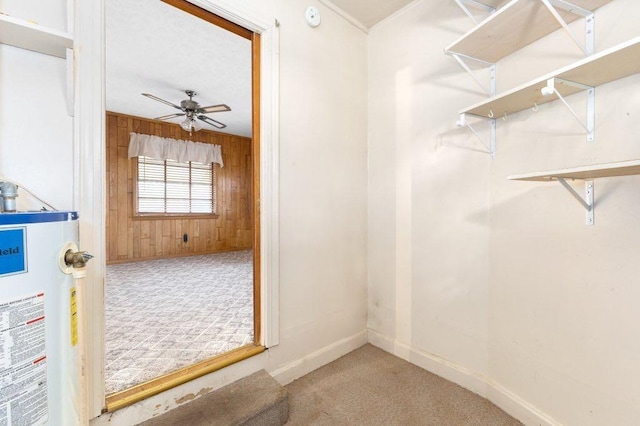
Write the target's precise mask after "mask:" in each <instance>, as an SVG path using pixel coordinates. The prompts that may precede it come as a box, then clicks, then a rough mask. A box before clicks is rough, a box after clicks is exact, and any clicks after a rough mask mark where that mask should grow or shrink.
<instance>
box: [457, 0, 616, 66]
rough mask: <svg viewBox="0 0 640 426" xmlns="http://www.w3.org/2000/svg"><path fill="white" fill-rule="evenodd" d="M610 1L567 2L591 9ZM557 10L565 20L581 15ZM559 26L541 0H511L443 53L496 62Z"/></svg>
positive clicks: (585, 0)
mask: <svg viewBox="0 0 640 426" xmlns="http://www.w3.org/2000/svg"><path fill="white" fill-rule="evenodd" d="M611 1H612V0H571V1H569V3H571V4H573V5H574V6H577V7H579V8H581V9H583V10H588V11H593V10H595V9H597V8H599V7H600V6H603V5H605V4H607V3H609V2H611ZM481 3H486V2H481ZM557 11H558V14H559V15H560V16H561V17H562V19H563V20H564V21H565V22H566V23H570V22H572V21H575V20H576V19H578V18H580V15H579V14H576V13H572V12H569V11H566V10H562V9H558V10H557ZM560 28H562V25H561V24H560V23H559V22H558V20H557V19H555V17H554V16H553V15H552V14H551V12H550V11H549V10H548V9H547V7H546V6H545V5H544V4H543V3H542V2H541V1H539V0H512V1H510V2H509V3H508V4H506V5H505V6H504V7H502V8H500V9H498V11H497V12H496V13H494V14H492V15H490V16H489V17H488V18H487V19H485V20H484V21H482V22H481V23H480V24H478V25H477V26H476V27H474V28H473V29H472V30H471V31H469V32H467V33H466V34H465V35H463V36H462V37H461V38H459V39H458V40H457V41H456V42H454V43H453V44H451V45H450V46H448V47H446V48H445V53H449V54H458V55H464V56H468V57H472V58H475V59H478V60H481V61H485V62H489V63H496V62H498V61H499V60H500V59H502V58H504V57H505V56H508V55H510V54H511V53H514V52H516V51H517V50H520V49H522V48H523V47H525V46H527V45H529V44H531V43H533V42H534V41H536V40H538V39H540V38H542V37H544V36H546V35H548V34H550V33H552V32H554V31H556V30H558V29H560Z"/></svg>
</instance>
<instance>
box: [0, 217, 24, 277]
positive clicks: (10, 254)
mask: <svg viewBox="0 0 640 426" xmlns="http://www.w3.org/2000/svg"><path fill="white" fill-rule="evenodd" d="M23 272H27V230H26V228H24V227H20V228H11V229H0V277H1V276H3V275H13V274H21V273H23Z"/></svg>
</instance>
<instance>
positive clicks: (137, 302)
mask: <svg viewBox="0 0 640 426" xmlns="http://www.w3.org/2000/svg"><path fill="white" fill-rule="evenodd" d="M124 8H127V9H128V11H127V13H126V14H123V13H121V10H122V9H124ZM105 10H106V28H105V37H106V51H105V58H106V110H107V118H106V153H107V161H106V174H107V194H108V196H107V199H106V212H107V213H106V215H107V217H108V219H107V224H106V245H107V247H106V252H107V259H106V262H107V268H106V276H105V382H106V388H105V392H106V394H107V395H112V394H114V393H116V392H123V391H125V390H127V389H130V388H132V387H133V386H136V385H142V384H144V383H146V382H149V381H150V380H153V379H157V378H159V377H162V376H164V375H166V374H168V373H171V372H175V371H177V370H180V369H182V368H187V367H190V366H192V365H194V364H197V363H199V362H202V361H205V360H207V359H210V358H213V357H215V356H219V355H222V354H224V353H227V352H230V351H232V350H234V349H237V348H240V347H242V346H245V345H249V344H252V343H253V341H254V330H253V321H254V319H253V251H252V242H253V229H252V224H253V220H252V208H251V197H252V193H251V190H252V188H251V187H252V171H251V164H252V160H251V157H252V153H251V149H252V147H251V135H252V129H251V126H252V120H251V75H252V72H251V42H250V40H247V39H245V38H243V37H241V36H239V35H237V34H234V33H231V32H230V31H227V30H225V29H222V28H220V27H218V26H215V25H213V24H211V23H209V22H206V21H204V20H201V19H199V18H197V17H195V16H192V15H190V14H188V13H186V12H184V11H182V10H180V9H178V8H176V7H173V6H171V5H168V4H166V3H162V2H157V1H144V2H137V3H136V4H135V6H134V7H129V8H128V7H127V3H126V2H122V1H118V0H109V1H107V2H106V3H105ZM186 28H188V29H189V30H188V31H189V38H186V37H176V34H177V33H179V32H180V31H182V30H183V29H186ZM193 40H198V46H197V48H194V47H195V46H194V43H193ZM161 49H167V52H168V53H167V54H165V55H157V54H154V53H153V52H154V51H158V50H161ZM185 88H186V89H187V90H188V89H197V91H195V93H193V92H190V93H185V90H180V89H185ZM143 94H149V96H147V95H145V96H143ZM189 95H191V97H189V98H188V96H189ZM167 99H170V100H167ZM183 99H188V100H189V101H191V100H193V101H194V102H196V103H197V105H201V106H202V107H203V108H206V106H205V105H210V104H218V105H221V106H224V108H215V107H214V108H211V110H213V111H214V112H213V113H209V114H205V118H204V120H210V119H213V120H215V121H213V122H206V121H202V120H201V119H200V118H201V117H202V115H197V114H196V115H194V117H195V121H194V127H189V128H187V129H188V130H185V128H183V127H181V126H184V125H185V123H186V122H187V121H188V120H189V118H185V117H186V116H185V113H184V112H182V111H181V110H180V111H177V110H176V108H178V107H181V105H182V104H181V101H182V100H183ZM185 102H186V101H185ZM218 109H219V110H220V111H218ZM174 113H175V114H174ZM158 117H161V119H158ZM223 122H224V123H223ZM195 126H197V127H195ZM132 134H136V135H145V136H146V135H148V136H150V137H151V138H153V137H159V138H164V139H162V140H166V139H170V140H171V141H172V143H173V144H175V146H178V147H180V146H185V145H189V144H193V143H196V144H198V143H199V144H202V143H205V144H213V145H216V146H219V147H220V153H221V154H220V155H221V157H220V160H219V161H220V163H213V170H212V173H213V176H214V182H213V185H212V186H213V190H212V192H210V193H202V195H201V196H204V197H211V198H212V200H213V201H212V202H213V203H214V208H212V212H213V213H214V214H211V215H206V214H202V213H192V214H182V215H178V214H175V213H174V214H171V213H169V214H165V213H151V212H147V213H145V212H144V210H143V209H144V208H147V209H151V210H152V211H155V210H157V209H158V206H156V204H157V200H158V198H157V197H159V195H158V193H157V189H149V191H154V192H149V194H150V196H152V197H156V198H150V199H148V201H147V203H154V204H151V205H149V206H146V205H143V204H141V203H143V202H141V201H139V198H138V192H137V191H139V190H140V189H139V188H140V187H141V185H143V183H141V178H144V176H146V173H145V172H146V168H144V167H146V165H142V166H141V165H140V164H139V163H140V161H139V160H138V158H139V157H136V156H133V157H132V153H131V150H130V149H129V146H130V138H132V137H133V136H131V135H132ZM137 140H139V141H140V142H136V144H137V145H136V146H137V147H140V149H141V150H142V149H143V148H144V145H142V144H144V143H155V142H156V141H155V140H151V139H148V138H146V137H143V138H140V139H137ZM192 146H193V145H192ZM178 152H180V151H176V152H175V153H173V154H172V155H173V156H169V157H166V158H165V157H164V156H163V154H162V153H160V152H156V151H152V153H151V154H149V155H152V156H153V157H152V158H154V159H155V160H166V159H170V160H177V159H178V158H177V157H176V156H175V155H177V153H178ZM138 154H139V153H138ZM203 161H204V160H203ZM198 164H202V163H198ZM148 167H150V169H149V173H151V176H152V179H156V180H157V179H158V178H157V177H156V175H155V174H153V173H155V172H154V171H155V170H156V169H155V168H153V167H154V166H148ZM156 168H157V166H156ZM140 170H143V171H142V172H140ZM171 170H177V169H171ZM141 173H145V174H141ZM166 173H169V169H167V172H166ZM175 173H179V172H178V171H176V172H175ZM189 173H190V175H189V176H191V173H195V172H189ZM172 176H173V175H172ZM194 176H195V175H194ZM163 179H166V178H163ZM175 179H183V177H182V175H181V174H176V175H175ZM200 179H203V177H201V178H200ZM189 180H191V178H189ZM152 182H155V181H152ZM150 185H155V186H151V187H150V188H156V186H157V183H151V184H150ZM172 185H173V186H172ZM175 185H184V184H167V186H166V187H167V191H169V190H170V189H171V188H176V189H175V190H178V188H183V186H180V187H176V186H175ZM163 194H168V192H164V190H163ZM163 196H165V195H163ZM181 196H184V195H181ZM186 196H187V197H188V196H189V195H188V193H187V194H186ZM176 202H179V203H183V202H182V201H178V200H176V201H174V203H176ZM195 202H196V201H194V203H195ZM167 203H169V202H167ZM200 203H201V202H200ZM141 206H142V207H141ZM176 206H177V208H180V209H185V208H186V209H189V206H188V205H182V204H180V205H179V206H178V205H176ZM161 207H162V209H161V210H165V209H166V208H170V209H174V208H176V207H171V206H169V205H168V204H167V205H166V206H161ZM203 207H204V206H199V204H198V205H197V206H194V208H198V209H202V208H203Z"/></svg>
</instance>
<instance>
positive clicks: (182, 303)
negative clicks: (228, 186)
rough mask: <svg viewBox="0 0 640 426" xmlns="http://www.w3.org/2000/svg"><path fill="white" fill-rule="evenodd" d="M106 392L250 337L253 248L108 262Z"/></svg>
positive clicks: (229, 346)
mask: <svg viewBox="0 0 640 426" xmlns="http://www.w3.org/2000/svg"><path fill="white" fill-rule="evenodd" d="M105 309H106V329H105V346H106V348H105V352H106V353H105V361H106V362H105V365H106V367H105V381H106V392H107V394H111V393H114V392H118V391H121V390H124V389H127V388H129V387H131V386H134V385H136V384H139V383H142V382H146V381H148V380H151V379H153V378H156V377H158V376H161V375H163V374H167V373H170V372H172V371H175V370H178V369H180V368H183V367H187V366H189V365H191V364H194V363H196V362H199V361H203V360H205V359H208V358H211V357H213V356H216V355H219V354H221V353H224V352H228V351H230V350H232V349H235V348H238V347H240V346H243V345H246V344H249V343H251V342H252V341H253V263H252V252H251V251H250V250H246V251H236V252H227V253H219V254H212V255H201V256H189V257H181V258H174V259H161V260H150V261H144V262H136V263H125V264H117V265H109V266H107V274H106V295H105Z"/></svg>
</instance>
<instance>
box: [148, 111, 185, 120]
mask: <svg viewBox="0 0 640 426" xmlns="http://www.w3.org/2000/svg"><path fill="white" fill-rule="evenodd" d="M185 115H186V114H185V113H184V112H183V113H181V114H169V115H163V116H162V117H156V118H154V120H168V119H170V118H176V117H182V116H185Z"/></svg>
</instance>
